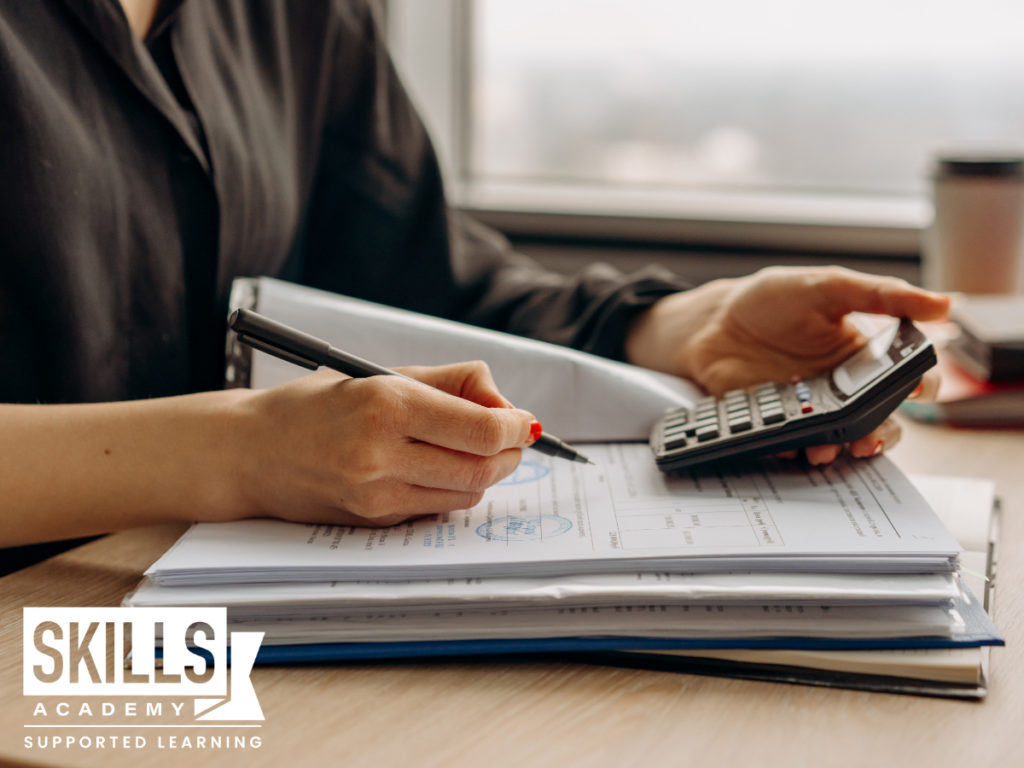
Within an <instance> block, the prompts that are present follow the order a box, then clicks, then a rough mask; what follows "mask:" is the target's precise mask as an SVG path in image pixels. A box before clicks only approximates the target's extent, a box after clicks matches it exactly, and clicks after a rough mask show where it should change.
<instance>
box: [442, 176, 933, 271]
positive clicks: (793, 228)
mask: <svg viewBox="0 0 1024 768" xmlns="http://www.w3.org/2000/svg"><path fill="white" fill-rule="evenodd" d="M451 197H452V199H453V201H454V202H455V203H456V205H458V206H460V207H462V208H463V209H465V210H467V211H469V212H471V213H472V214H473V215H475V216H476V217H477V218H479V219H481V220H482V221H484V222H485V223H487V224H490V225H491V226H494V227H496V228H497V229H500V230H501V231H503V232H505V233H507V234H509V235H512V236H529V237H555V238H582V239H591V240H615V241H631V242H643V243H652V244H653V243H660V244H688V245H701V246H708V245H710V246H716V247H726V248H742V249H749V248H757V249H766V250H794V251H810V252H818V253H822V252H827V253H857V254H872V255H881V256H891V257H905V258H917V256H918V254H919V252H920V239H921V233H922V231H923V229H924V227H925V226H926V225H927V223H928V221H929V220H930V218H931V205H930V203H929V202H927V201H925V200H922V199H920V198H914V197H909V196H908V197H892V198H880V197H868V196H860V197H855V196H841V195H826V194H818V195H796V194H785V195H783V194H754V193H729V194H725V193H704V192H700V193H697V192H687V191H678V190H664V189H638V188H633V189H631V188H625V187H615V188H609V187H597V186H584V185H567V184H561V185H560V184H536V183H535V184H525V183H496V182H466V183H462V184H458V185H456V186H455V188H454V189H453V190H452V192H451Z"/></svg>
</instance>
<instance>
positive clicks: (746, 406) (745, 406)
mask: <svg viewBox="0 0 1024 768" xmlns="http://www.w3.org/2000/svg"><path fill="white" fill-rule="evenodd" d="M749 410H750V401H748V400H746V399H744V400H737V401H736V402H734V403H726V404H725V412H726V413H733V412H734V411H749Z"/></svg>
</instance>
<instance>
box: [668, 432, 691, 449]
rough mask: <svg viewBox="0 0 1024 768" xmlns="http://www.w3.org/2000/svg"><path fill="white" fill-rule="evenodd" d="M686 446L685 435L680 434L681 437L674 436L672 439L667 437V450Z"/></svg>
mask: <svg viewBox="0 0 1024 768" xmlns="http://www.w3.org/2000/svg"><path fill="white" fill-rule="evenodd" d="M666 437H667V436H666ZM685 447H686V438H685V437H684V436H683V435H680V436H679V437H673V438H672V439H671V440H667V439H666V440H665V450H666V451H675V450H678V449H679V448H685Z"/></svg>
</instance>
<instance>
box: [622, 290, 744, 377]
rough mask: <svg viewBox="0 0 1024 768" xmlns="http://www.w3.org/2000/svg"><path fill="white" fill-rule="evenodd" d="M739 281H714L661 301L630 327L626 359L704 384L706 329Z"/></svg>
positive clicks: (627, 336) (636, 319)
mask: <svg viewBox="0 0 1024 768" xmlns="http://www.w3.org/2000/svg"><path fill="white" fill-rule="evenodd" d="M735 283H736V280H735V279H732V278H726V279H721V280H714V281H711V282H709V283H705V284H703V285H701V286H699V287H697V288H694V289H692V290H689V291H686V292H681V293H674V294H671V295H669V296H666V297H664V298H663V299H660V300H659V301H657V302H656V303H655V304H654V305H653V306H651V308H650V309H649V310H647V311H646V312H644V313H643V314H641V315H640V316H638V317H637V318H635V319H634V321H633V323H632V325H631V326H630V329H629V331H628V333H627V335H626V344H625V350H626V359H627V360H628V361H629V362H630V363H633V364H634V365H640V366H643V367H645V368H652V369H654V370H658V371H663V372H665V373H671V374H674V375H676V376H682V377H683V378H686V379H690V380H692V381H695V382H697V383H698V384H699V383H701V367H702V366H701V364H700V357H701V355H700V354H699V350H700V348H701V339H702V336H703V333H702V331H703V330H704V329H706V328H708V327H709V326H710V325H711V324H712V323H713V322H714V321H715V320H716V319H717V317H718V316H719V314H720V312H721V309H722V307H724V306H725V304H726V297H727V296H728V295H729V294H730V293H731V292H732V290H733V289H734V286H735Z"/></svg>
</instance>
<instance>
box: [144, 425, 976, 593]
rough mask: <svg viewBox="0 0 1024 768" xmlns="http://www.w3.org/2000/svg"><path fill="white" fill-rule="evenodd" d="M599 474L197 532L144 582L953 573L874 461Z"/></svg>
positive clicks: (530, 470) (616, 465)
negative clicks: (377, 523)
mask: <svg viewBox="0 0 1024 768" xmlns="http://www.w3.org/2000/svg"><path fill="white" fill-rule="evenodd" d="M586 452H587V453H588V455H591V456H592V457H593V458H594V460H595V461H596V462H597V465H596V466H584V465H580V464H573V463H570V462H566V461H560V460H557V459H550V458H549V457H545V456H540V455H534V454H532V453H528V454H524V456H525V458H524V460H523V462H522V463H521V464H520V466H519V468H518V469H517V470H516V472H515V473H514V474H513V475H512V476H510V477H509V478H507V479H506V480H504V481H503V482H502V483H500V484H499V485H497V486H495V487H493V488H491V489H490V490H489V491H488V492H487V494H486V495H485V497H484V499H483V501H482V502H481V503H480V504H478V505H477V506H476V507H474V508H472V509H468V510H464V511H459V512H455V513H451V514H447V515H441V516H438V517H432V518H426V519H422V520H418V521H415V522H411V523H408V524H406V525H402V526H399V527H396V528H388V529H367V528H353V527H347V526H331V525H302V524H296V523H286V522H281V521H276V520H245V521H239V522H234V523H221V524H216V523H201V524H198V525H195V526H193V527H192V528H191V529H190V530H189V531H188V532H187V533H186V534H185V535H184V536H183V537H182V538H181V539H180V540H179V541H178V543H177V544H175V546H174V547H172V548H171V549H170V550H169V551H168V552H167V553H166V554H165V555H164V556H163V557H162V558H160V560H158V561H157V562H156V563H155V564H154V565H153V566H152V567H151V568H150V570H149V571H148V572H147V573H148V575H150V576H152V577H153V578H154V580H156V581H157V582H158V583H160V584H161V585H170V584H189V583H216V582H236V583H238V582H259V581H290V580H295V581H330V580H333V579H366V580H384V581H387V580H405V579H424V578H452V577H455V578H458V577H467V576H469V577H475V576H476V577H482V576H492V577H496V576H524V575H530V576H547V575H559V574H567V573H588V572H589V573H595V572H618V573H621V572H624V571H647V572H651V571H694V572H701V571H704V572H707V571H725V570H744V569H751V570H761V569H766V570H772V569H776V570H785V571H788V572H793V571H800V570H806V571H836V572H874V573H884V572H907V571H914V572H923V571H943V570H944V571H949V570H950V569H951V568H952V565H953V559H954V558H955V557H956V555H957V553H958V552H959V551H960V548H959V546H958V545H957V543H956V541H955V539H953V537H952V536H951V535H950V534H949V533H948V532H947V531H946V529H945V528H944V527H943V525H942V524H941V522H940V521H939V519H938V517H937V516H936V515H935V513H934V512H933V511H932V510H931V508H930V507H929V505H928V504H927V503H926V502H925V501H924V499H923V498H922V497H921V495H920V494H919V493H918V491H917V490H916V489H915V488H914V487H913V485H911V483H910V481H909V480H907V478H906V477H905V476H904V475H903V474H902V473H901V472H900V471H899V470H898V469H897V468H896V467H895V466H894V465H893V464H892V463H891V462H890V461H889V460H888V459H887V458H885V457H884V456H880V457H877V458H875V459H872V460H869V461H863V460H861V461H856V460H840V461H837V462H836V463H835V464H833V465H830V466H828V467H825V468H813V467H808V466H805V465H803V464H799V463H796V462H765V463H759V464H754V465H745V466H739V465H728V464H722V465H716V467H715V468H713V469H707V470H699V471H694V472H691V473H689V474H684V475H682V476H680V477H670V476H666V475H664V474H663V473H662V472H660V471H659V470H658V469H657V467H656V466H655V464H654V462H653V461H652V460H651V455H650V450H649V448H648V447H647V446H646V445H643V444H632V443H617V444H595V445H588V446H587V447H586Z"/></svg>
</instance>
